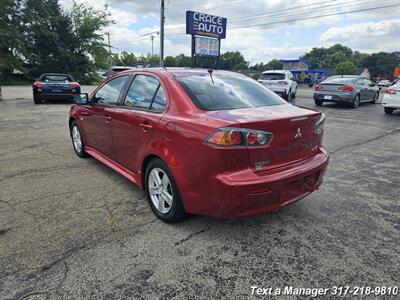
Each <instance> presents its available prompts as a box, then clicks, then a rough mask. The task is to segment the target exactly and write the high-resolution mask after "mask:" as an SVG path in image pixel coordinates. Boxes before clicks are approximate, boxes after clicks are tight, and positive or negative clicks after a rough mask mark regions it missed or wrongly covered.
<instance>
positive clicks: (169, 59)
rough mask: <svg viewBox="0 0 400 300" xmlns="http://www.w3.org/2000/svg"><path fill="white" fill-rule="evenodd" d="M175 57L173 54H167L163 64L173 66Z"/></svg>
mask: <svg viewBox="0 0 400 300" xmlns="http://www.w3.org/2000/svg"><path fill="white" fill-rule="evenodd" d="M175 65H176V64H175V58H174V57H173V56H167V57H165V59H164V66H166V67H175Z"/></svg>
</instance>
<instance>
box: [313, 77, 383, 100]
mask: <svg viewBox="0 0 400 300" xmlns="http://www.w3.org/2000/svg"><path fill="white" fill-rule="evenodd" d="M378 98H379V88H378V86H377V85H376V84H375V83H373V82H372V81H371V80H369V79H368V78H366V77H363V76H352V75H342V76H331V77H329V78H327V79H325V80H324V81H323V82H321V83H319V84H317V85H316V86H315V92H314V101H315V104H316V105H317V106H321V105H322V104H323V103H324V102H337V103H344V104H348V105H351V107H353V108H357V107H358V105H359V104H360V102H370V103H375V102H376V100H377V99H378Z"/></svg>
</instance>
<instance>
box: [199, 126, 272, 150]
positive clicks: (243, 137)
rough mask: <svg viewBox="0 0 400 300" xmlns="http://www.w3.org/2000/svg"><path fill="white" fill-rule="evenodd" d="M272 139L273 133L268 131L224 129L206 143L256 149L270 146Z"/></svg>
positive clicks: (217, 130)
mask: <svg viewBox="0 0 400 300" xmlns="http://www.w3.org/2000/svg"><path fill="white" fill-rule="evenodd" d="M271 139H272V133H270V132H266V131H261V130H252V129H243V128H236V127H222V128H218V129H216V130H214V131H213V132H212V133H211V134H210V135H209V136H208V137H207V138H206V139H205V141H204V143H206V144H211V145H215V146H223V147H235V146H247V147H256V146H266V145H268V144H269V142H270V141H271Z"/></svg>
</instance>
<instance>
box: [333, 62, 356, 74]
mask: <svg viewBox="0 0 400 300" xmlns="http://www.w3.org/2000/svg"><path fill="white" fill-rule="evenodd" d="M356 72H357V67H356V66H355V64H354V63H353V62H352V61H349V60H348V61H344V62H340V63H338V64H337V65H336V68H335V74H336V75H355V74H356Z"/></svg>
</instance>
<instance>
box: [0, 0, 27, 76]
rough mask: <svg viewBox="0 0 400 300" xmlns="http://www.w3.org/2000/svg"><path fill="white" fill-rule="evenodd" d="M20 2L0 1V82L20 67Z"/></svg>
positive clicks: (13, 0)
mask: <svg viewBox="0 0 400 300" xmlns="http://www.w3.org/2000/svg"><path fill="white" fill-rule="evenodd" d="M20 5H21V1H20V0H1V1H0V6H1V15H0V80H1V81H3V80H4V79H5V78H8V77H9V76H10V75H11V74H12V71H13V70H14V69H16V68H20V67H21V65H22V60H21V57H20V56H19V53H20V51H21V44H22V35H21V33H20V32H21V30H20V29H21V28H20V24H21V17H22V16H21V12H20V11H19V7H20Z"/></svg>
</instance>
